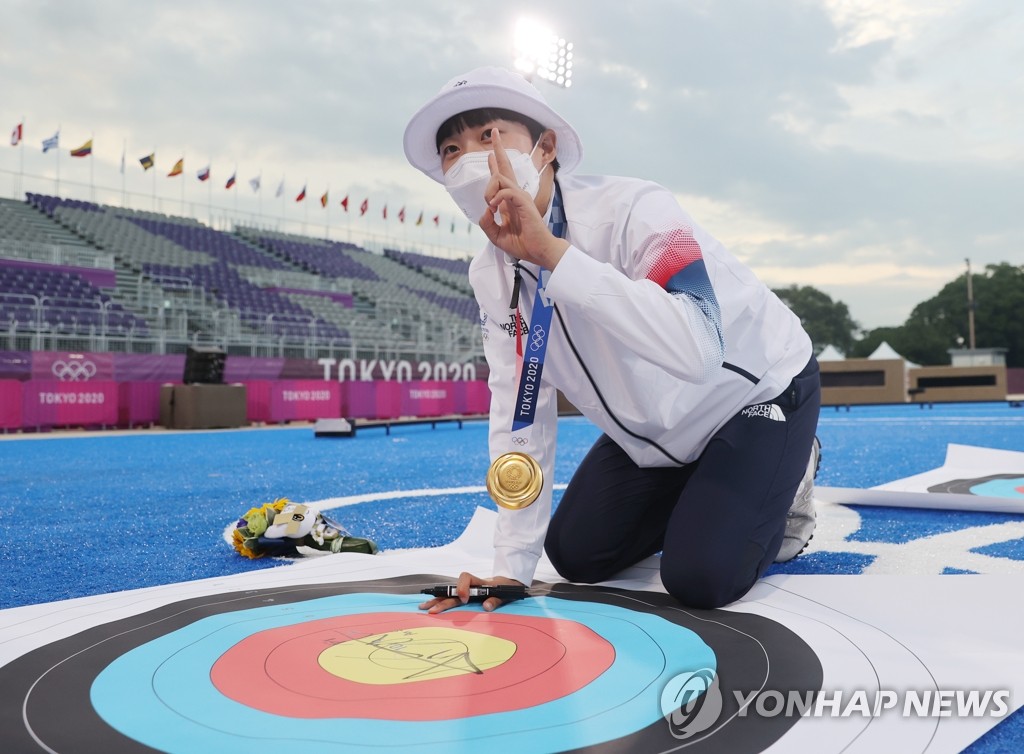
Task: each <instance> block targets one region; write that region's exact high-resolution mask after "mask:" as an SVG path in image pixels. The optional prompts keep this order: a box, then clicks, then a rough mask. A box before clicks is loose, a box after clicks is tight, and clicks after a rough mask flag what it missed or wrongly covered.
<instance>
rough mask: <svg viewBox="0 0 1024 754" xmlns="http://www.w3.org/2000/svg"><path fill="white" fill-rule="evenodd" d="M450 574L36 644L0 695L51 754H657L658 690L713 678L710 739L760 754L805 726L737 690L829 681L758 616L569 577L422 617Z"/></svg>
mask: <svg viewBox="0 0 1024 754" xmlns="http://www.w3.org/2000/svg"><path fill="white" fill-rule="evenodd" d="M440 581H444V579H442V578H431V577H423V576H418V577H404V578H402V579H388V580H383V581H380V582H366V583H361V584H328V585H318V586H312V587H309V586H307V587H291V588H282V589H280V590H265V591H254V592H244V593H239V594H236V595H231V594H228V595H215V596H209V597H204V598H199V599H196V600H190V601H187V602H182V603H176V604H173V605H168V606H166V607H164V608H160V609H158V610H155V611H152V612H150V613H145V614H142V615H139V616H134V617H133V618H129V619H124V620H121V621H115V622H113V623H110V624H106V625H104V626H99V627H97V628H94V629H89V630H88V631H85V632H83V633H82V634H79V635H76V636H74V637H69V638H68V639H65V640H62V641H60V642H56V643H54V644H52V645H49V646H48V647H44V648H41V649H39V650H36V651H35V652H32V653H29V654H27V655H25V656H23V657H22V658H20V659H19V660H17V661H15V662H14V663H12V664H10V665H8V666H5V667H4V668H0V684H3V685H6V686H8V688H10V687H11V684H13V686H14V687H15V688H18V687H20V688H21V689H23V690H24V704H23V705H22V706H23V707H24V710H25V715H24V725H25V729H26V731H25V732H26V734H27V735H26V737H25V738H26V740H28V739H32V740H34V741H35V742H37V743H38V742H45V743H46V746H48V747H50V748H52V749H53V750H57V751H61V750H74V751H76V752H77V751H97V752H99V751H103V752H119V751H144V750H145V751H149V750H152V749H157V750H161V751H169V752H195V751H217V752H245V753H246V754H251V752H252V751H253V749H254V748H258V747H263V746H272V747H279V746H280V745H283V744H285V743H287V745H288V747H289V748H291V747H298V746H307V745H308V746H310V747H315V749H316V750H317V751H320V752H356V751H360V752H362V751H366V750H368V749H371V748H378V747H384V748H385V749H388V750H392V751H399V750H400V751H424V752H426V751H439V750H444V751H459V750H467V751H468V750H470V749H472V750H474V751H478V750H479V747H480V746H481V745H486V746H487V747H488V749H489V750H491V751H514V752H517V753H518V752H522V751H564V750H568V749H580V748H582V749H589V750H592V751H600V750H602V749H603V747H605V746H613V747H622V746H624V747H625V749H626V750H643V751H663V750H667V749H670V748H674V747H675V746H677V745H678V744H679V743H680V741H679V740H678V739H677V738H674V737H673V734H672V731H671V729H670V727H669V724H668V721H667V720H666V716H665V713H664V712H663V710H662V696H663V694H662V692H663V690H664V689H665V688H666V687H670V684H671V682H673V680H674V679H677V678H678V677H680V676H688V675H692V674H695V673H705V674H707V673H709V672H710V673H717V674H719V675H720V678H721V679H724V680H722V681H721V683H722V684H723V685H722V688H721V692H722V695H723V702H724V707H725V708H724V709H723V710H722V712H721V714H720V716H719V719H718V720H717V721H716V720H711V721H709V723H708V730H706V731H704V733H703V734H702V735H707V736H711V735H712V734H714V737H715V744H716V745H717V746H722V745H725V746H726V747H727V749H728V750H730V751H738V750H744V749H747V750H760V749H762V748H764V746H766V745H768V744H769V743H771V741H773V740H776V739H777V738H778V737H779V736H781V735H782V733H784V732H785V730H787V729H788V728H789V727H790V726H791V725H793V724H795V723H796V719H793V718H785V717H778V718H757V717H755V716H745V717H737V716H736V715H735V714H734V713H735V711H736V702H735V701H734V699H733V694H732V693H731V690H732V688H734V687H735V688H739V689H743V690H748V689H751V688H758V687H760V686H761V685H762V684H765V683H768V684H770V686H771V688H778V689H785V688H798V689H817V688H820V683H821V665H820V662H819V661H818V660H817V657H816V656H815V655H814V652H813V651H812V650H811V649H810V648H809V647H808V646H807V645H806V644H805V643H804V642H803V641H801V640H800V639H799V638H798V637H796V636H795V635H794V634H793V633H792V632H791V631H789V630H788V629H786V628H784V627H782V626H781V625H780V624H778V623H775V622H774V621H771V620H769V619H766V618H763V617H759V616H754V615H749V614H744V613H732V612H727V611H687V610H682V609H680V608H679V606H678V604H677V603H675V602H674V601H673V600H672V599H671V598H669V597H667V595H662V594H649V593H641V592H618V591H616V590H610V589H600V588H585V587H571V586H563V585H559V586H558V587H556V588H555V589H553V590H552V593H551V594H550V595H549V596H544V597H535V598H530V599H526V600H521V601H519V602H514V603H510V604H507V605H505V606H503V607H502V608H501V609H500V610H498V611H496V612H494V613H486V612H484V611H483V610H482V609H480V608H479V607H478V606H473V605H470V606H467V607H465V608H461V609H457V610H453V611H449V612H446V613H442V614H440V615H437V616H430V615H426V614H425V613H423V612H422V611H419V610H418V609H417V605H418V604H419V603H420V601H421V600H422V599H423V598H422V596H421V595H419V594H418V591H419V588H421V587H422V586H427V585H430V584H433V583H437V582H440ZM730 705H731V707H730ZM6 727H7V726H4V728H5V729H6ZM700 738H701V735H695V736H693V738H692V739H687V741H688V743H693V742H694V741H698V742H699V739H700ZM83 742H88V743H85V744H84V745H83ZM15 745H17V742H15ZM18 750H19V751H20V750H21V749H18ZM25 750H33V749H28V748H26V749H25ZM40 750H41V749H40Z"/></svg>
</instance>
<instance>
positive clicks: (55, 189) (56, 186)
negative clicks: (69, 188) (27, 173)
mask: <svg viewBox="0 0 1024 754" xmlns="http://www.w3.org/2000/svg"><path fill="white" fill-rule="evenodd" d="M53 193H54V195H56V196H57V197H58V198H59V197H60V123H58V124H57V176H56V178H54V183H53Z"/></svg>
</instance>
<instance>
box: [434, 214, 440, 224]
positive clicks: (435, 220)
mask: <svg viewBox="0 0 1024 754" xmlns="http://www.w3.org/2000/svg"><path fill="white" fill-rule="evenodd" d="M434 225H437V226H440V225H441V216H440V215H434Z"/></svg>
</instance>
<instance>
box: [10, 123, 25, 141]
mask: <svg viewBox="0 0 1024 754" xmlns="http://www.w3.org/2000/svg"><path fill="white" fill-rule="evenodd" d="M22 125H23V124H21V123H19V124H18V125H16V126H15V127H14V130H13V131H11V146H12V147H16V146H18V144H20V143H21V134H22Z"/></svg>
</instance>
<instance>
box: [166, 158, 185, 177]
mask: <svg viewBox="0 0 1024 754" xmlns="http://www.w3.org/2000/svg"><path fill="white" fill-rule="evenodd" d="M183 172H185V158H184V157H182V158H181V159H180V160H178V161H177V162H176V163H174V167H173V168H171V172H170V173H168V174H167V177H168V178H173V177H174V176H176V175H181V174H182V173H183Z"/></svg>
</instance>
